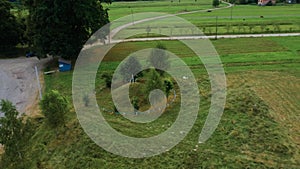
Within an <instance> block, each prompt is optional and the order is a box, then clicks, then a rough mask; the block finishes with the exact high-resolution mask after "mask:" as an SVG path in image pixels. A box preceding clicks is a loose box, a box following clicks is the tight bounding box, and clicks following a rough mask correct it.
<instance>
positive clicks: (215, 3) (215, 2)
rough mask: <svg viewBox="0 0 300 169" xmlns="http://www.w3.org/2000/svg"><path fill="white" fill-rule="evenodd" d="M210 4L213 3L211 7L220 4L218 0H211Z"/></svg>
mask: <svg viewBox="0 0 300 169" xmlns="http://www.w3.org/2000/svg"><path fill="white" fill-rule="evenodd" d="M212 5H213V7H218V6H219V5H220V1H219V0H213V2H212Z"/></svg>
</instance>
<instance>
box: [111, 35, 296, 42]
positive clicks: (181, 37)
mask: <svg viewBox="0 0 300 169" xmlns="http://www.w3.org/2000/svg"><path fill="white" fill-rule="evenodd" d="M286 36H300V33H276V34H240V35H217V38H218V39H222V38H258V37H286ZM215 38H216V35H211V36H174V37H153V38H132V39H124V40H112V42H111V43H120V42H139V41H155V40H185V39H215Z"/></svg>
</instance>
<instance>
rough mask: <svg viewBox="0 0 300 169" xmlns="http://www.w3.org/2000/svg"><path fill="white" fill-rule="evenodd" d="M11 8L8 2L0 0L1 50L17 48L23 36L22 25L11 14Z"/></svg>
mask: <svg viewBox="0 0 300 169" xmlns="http://www.w3.org/2000/svg"><path fill="white" fill-rule="evenodd" d="M11 8H12V6H11V5H10V3H9V2H8V1H7V0H0V18H1V19H0V35H1V36H0V50H7V49H11V48H13V47H15V46H16V45H17V44H18V43H19V42H20V41H21V37H22V35H23V33H22V29H21V28H22V26H21V24H20V23H19V22H18V21H17V19H16V17H15V16H14V15H12V14H11V13H10V9H11Z"/></svg>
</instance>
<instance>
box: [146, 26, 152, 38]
mask: <svg viewBox="0 0 300 169" xmlns="http://www.w3.org/2000/svg"><path fill="white" fill-rule="evenodd" d="M146 32H147V36H149V33H150V32H151V27H150V26H147V28H146Z"/></svg>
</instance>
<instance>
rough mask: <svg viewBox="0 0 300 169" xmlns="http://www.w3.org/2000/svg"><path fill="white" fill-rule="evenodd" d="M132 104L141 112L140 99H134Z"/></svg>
mask: <svg viewBox="0 0 300 169" xmlns="http://www.w3.org/2000/svg"><path fill="white" fill-rule="evenodd" d="M131 104H132V105H133V107H134V109H135V110H139V108H140V106H139V98H138V97H135V96H134V97H133V98H132V99H131Z"/></svg>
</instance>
